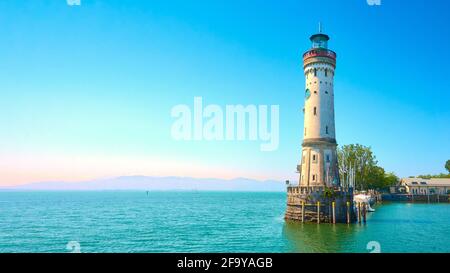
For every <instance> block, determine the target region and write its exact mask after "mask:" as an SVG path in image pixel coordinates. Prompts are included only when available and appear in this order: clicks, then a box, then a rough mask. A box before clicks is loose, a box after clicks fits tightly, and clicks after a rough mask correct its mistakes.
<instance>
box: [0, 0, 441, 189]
mask: <svg viewBox="0 0 450 273" xmlns="http://www.w3.org/2000/svg"><path fill="white" fill-rule="evenodd" d="M449 10H450V3H449V2H448V1H444V0H442V1H425V0H423V1H422V0H415V1H407V2H406V1H388V0H382V5H381V6H369V5H367V3H366V1H365V0H348V1H337V0H334V1H331V0H319V1H299V0H297V1H283V2H282V3H281V1H137V0H136V1H119V0H108V1H106V0H90V1H89V0H82V1H81V6H72V7H71V6H68V5H67V4H66V1H65V0H42V1H19V0H18V1H1V2H0V37H2V42H1V43H0V72H1V73H0V95H1V98H2V99H1V100H0V126H1V127H0V128H2V130H1V134H0V185H10V184H18V183H25V182H32V181H41V180H80V179H91V178H97V177H105V176H116V175H134V174H136V175H137V174H142V175H177V176H178V175H180V176H196V177H228V178H231V177H240V176H245V177H250V178H258V179H285V178H286V179H296V174H295V169H296V164H297V162H298V161H299V159H300V151H301V141H302V130H303V114H302V112H301V109H302V107H303V99H304V96H303V93H304V84H305V83H304V76H303V72H302V66H301V61H302V60H301V56H302V53H303V52H304V51H306V50H307V49H308V48H309V47H310V42H309V39H308V38H309V36H310V35H311V34H313V33H315V32H317V28H318V27H317V26H318V22H319V21H321V22H322V24H323V30H324V32H326V33H327V34H329V35H330V36H331V41H330V43H329V46H330V48H331V49H333V50H334V51H336V52H337V54H338V67H337V70H336V77H335V109H336V130H337V131H336V134H337V141H338V143H339V144H340V145H344V144H350V143H360V144H364V145H367V146H371V147H372V149H373V151H374V153H375V154H376V156H377V158H378V160H379V163H380V165H381V166H383V167H384V168H385V169H386V170H387V171H394V172H395V173H397V174H398V175H400V176H409V175H417V174H423V173H439V172H444V168H443V165H444V163H445V161H446V160H447V159H450V158H449V157H450V141H449V139H450V137H449V136H450V107H449V105H450V92H449V86H450V82H449V81H450V80H449V78H450V77H449V74H450V68H449V66H448V65H447V63H448V62H449V61H450V51H449V50H448V44H449V42H450V41H449V40H450V30H449V28H448V26H450V19H449V17H448V16H447V15H448V11H449ZM195 96H201V97H202V98H203V103H204V104H218V105H221V106H225V105H226V104H243V105H247V104H256V105H259V104H266V105H280V146H279V149H278V150H276V151H274V152H261V151H260V150H259V145H260V143H259V142H254V141H243V142H237V141H228V142H226V141H225V142H218V141H212V142H208V141H191V142H183V141H181V142H180V141H175V140H173V139H172V137H171V135H170V129H171V126H172V124H173V122H174V119H173V118H172V117H171V116H170V111H171V108H172V107H173V106H175V105H178V104H188V105H193V99H194V97H195Z"/></svg>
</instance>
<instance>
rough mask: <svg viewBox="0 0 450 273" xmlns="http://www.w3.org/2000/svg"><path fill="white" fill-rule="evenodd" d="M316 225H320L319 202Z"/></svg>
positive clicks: (318, 202)
mask: <svg viewBox="0 0 450 273" xmlns="http://www.w3.org/2000/svg"><path fill="white" fill-rule="evenodd" d="M317 224H320V201H317Z"/></svg>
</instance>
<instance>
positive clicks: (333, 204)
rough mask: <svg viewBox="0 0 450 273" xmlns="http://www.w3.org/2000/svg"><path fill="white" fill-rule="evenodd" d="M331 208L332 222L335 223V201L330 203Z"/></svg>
mask: <svg viewBox="0 0 450 273" xmlns="http://www.w3.org/2000/svg"><path fill="white" fill-rule="evenodd" d="M331 208H332V209H333V224H336V203H335V202H332V203H331Z"/></svg>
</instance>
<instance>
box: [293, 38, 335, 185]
mask: <svg viewBox="0 0 450 273" xmlns="http://www.w3.org/2000/svg"><path fill="white" fill-rule="evenodd" d="M310 40H311V42H312V46H311V49H309V50H308V51H307V52H306V53H305V54H304V55H303V71H304V73H305V81H306V87H305V91H304V95H305V96H304V97H305V104H304V105H305V106H304V108H303V112H304V130H303V144H302V155H301V161H300V164H299V165H298V167H297V170H298V171H299V173H300V177H299V185H300V186H301V187H314V188H317V187H337V186H339V172H338V168H337V153H336V146H337V144H336V134H335V123H334V73H335V69H336V53H335V52H334V51H332V50H330V49H328V41H329V40H330V38H329V36H328V35H326V34H323V33H318V34H315V35H312V36H311V38H310Z"/></svg>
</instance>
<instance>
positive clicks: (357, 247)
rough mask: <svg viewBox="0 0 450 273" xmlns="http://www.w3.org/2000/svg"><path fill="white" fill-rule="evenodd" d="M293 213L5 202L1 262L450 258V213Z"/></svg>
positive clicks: (238, 199)
mask: <svg viewBox="0 0 450 273" xmlns="http://www.w3.org/2000/svg"><path fill="white" fill-rule="evenodd" d="M284 210H285V194H284V193H243V192H242V193H236V192H150V193H149V194H148V195H147V194H146V192H119V191H118V192H114V191H110V192H108V191H106V192H0V252H68V250H67V249H66V246H67V244H68V242H69V241H77V242H79V244H80V247H81V249H80V250H81V252H369V251H368V250H367V244H368V243H369V242H371V241H376V242H378V243H379V244H380V247H381V252H450V236H449V231H450V204H401V203H390V204H383V205H378V206H376V210H377V211H376V212H375V213H372V214H370V215H369V217H368V222H367V225H357V224H356V225H350V226H347V225H345V224H340V225H335V226H333V225H326V224H323V225H317V224H295V223H285V221H284V220H283V213H284Z"/></svg>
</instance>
